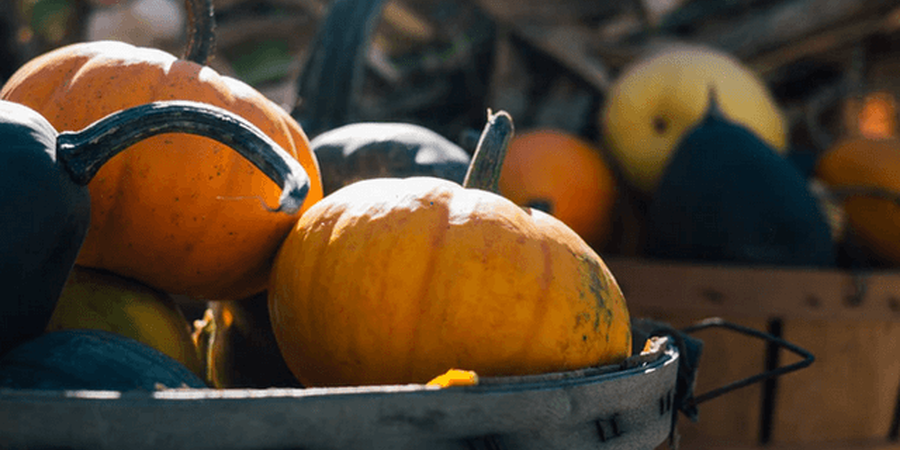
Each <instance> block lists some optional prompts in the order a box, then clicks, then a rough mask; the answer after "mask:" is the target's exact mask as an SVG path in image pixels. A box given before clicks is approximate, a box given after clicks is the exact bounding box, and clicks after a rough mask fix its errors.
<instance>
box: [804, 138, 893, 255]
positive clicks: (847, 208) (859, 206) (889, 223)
mask: <svg viewBox="0 0 900 450" xmlns="http://www.w3.org/2000/svg"><path fill="white" fill-rule="evenodd" d="M816 176H817V177H819V178H820V179H821V180H822V181H824V182H825V183H826V184H827V185H828V186H830V187H832V188H837V189H840V187H847V186H849V187H874V188H880V189H883V190H885V191H888V192H893V193H900V140H898V139H897V138H887V139H867V138H864V137H852V138H846V139H842V140H841V141H839V142H837V143H836V144H835V145H834V146H833V147H832V148H831V149H829V150H828V152H826V153H825V155H823V156H822V158H821V159H820V160H819V163H818V165H817V167H816ZM843 207H844V212H845V213H846V216H847V222H848V223H849V224H850V226H851V227H852V228H853V230H854V231H855V232H856V234H857V235H858V236H859V237H860V239H861V240H862V242H863V243H864V244H865V245H866V247H867V248H869V249H870V250H871V251H872V252H873V253H875V254H876V255H878V256H879V257H880V258H882V259H883V260H884V261H886V262H888V263H890V264H894V265H896V264H900V210H898V208H897V205H896V204H895V203H894V202H893V201H891V200H890V199H887V198H880V197H877V196H865V195H859V196H856V195H853V196H849V197H848V198H847V199H846V200H845V201H844V203H843Z"/></svg>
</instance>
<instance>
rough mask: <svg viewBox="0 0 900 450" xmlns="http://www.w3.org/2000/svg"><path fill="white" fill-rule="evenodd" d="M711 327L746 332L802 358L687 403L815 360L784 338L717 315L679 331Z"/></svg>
mask: <svg viewBox="0 0 900 450" xmlns="http://www.w3.org/2000/svg"><path fill="white" fill-rule="evenodd" d="M713 327H718V328H725V329H729V330H732V331H736V332H738V333H741V334H746V335H749V336H752V337H755V338H759V339H762V340H764V341H766V342H768V343H771V344H774V345H777V346H778V347H782V348H784V349H787V350H789V351H791V352H793V353H795V354H796V355H798V356H800V357H801V358H803V360H801V361H798V362H796V363H794V364H790V365H787V366H782V367H778V368H776V369H773V370H768V371H765V372H762V373H759V374H756V375H752V376H749V377H747V378H744V379H742V380H738V381H735V382H732V383H729V384H726V385H724V386H721V387H718V388H715V389H712V390H710V391H707V392H705V393H703V394H700V395H697V396H694V397H693V398H692V399H691V400H690V401H689V402H688V403H689V405H698V404H700V403H703V402H705V401H709V400H712V399H714V398H716V397H719V396H721V395H723V394H726V393H728V392H731V391H733V390H736V389H740V388H742V387H745V386H749V385H751V384H754V383H759V382H760V381H763V380H767V379H769V378H773V377H778V376H781V375H784V374H787V373H790V372H794V371H796V370H800V369H802V368H804V367H807V366H809V365H810V364H812V363H813V361H815V359H816V358H815V356H813V354H812V353H810V352H809V351H807V350H805V349H802V348H800V347H798V346H796V345H794V344H792V343H790V342H787V341H785V340H784V339H781V338H779V337H776V336H773V335H771V334H769V333H765V332H762V331H759V330H754V329H753V328H748V327H745V326H741V325H738V324H736V323H732V322H728V321H726V320H724V319H722V318H719V317H712V318H709V319H705V320H703V321H700V322H698V323H696V324H694V325H691V326H688V327H686V328H683V329H682V330H681V331H682V332H684V333H687V334H691V333H694V332H697V331H700V330H704V329H707V328H713Z"/></svg>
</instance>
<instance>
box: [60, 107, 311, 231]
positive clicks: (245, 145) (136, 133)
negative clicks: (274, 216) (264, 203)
mask: <svg viewBox="0 0 900 450" xmlns="http://www.w3.org/2000/svg"><path fill="white" fill-rule="evenodd" d="M163 133H187V134H195V135H199V136H204V137H207V138H210V139H213V140H216V141H218V142H221V143H222V144H225V145H227V146H229V147H231V148H232V149H234V150H235V151H237V152H238V153H240V154H241V156H243V157H244V158H246V159H247V160H248V161H250V162H251V163H252V164H253V165H254V166H256V167H257V168H259V170H261V171H262V172H263V173H265V174H266V175H267V176H268V177H269V178H270V179H272V181H274V182H275V183H277V184H278V185H279V186H280V187H281V189H282V193H281V198H280V199H279V206H278V208H277V209H275V211H282V212H285V213H288V214H294V213H296V212H297V211H299V210H300V207H301V206H302V205H303V202H304V201H305V200H306V195H307V193H308V191H309V183H310V182H309V176H308V175H307V173H306V170H304V169H303V166H301V165H300V163H299V162H298V161H297V160H296V159H294V158H293V157H292V156H291V155H290V154H289V153H288V152H287V151H285V150H284V149H283V148H281V146H279V145H278V143H276V142H275V141H274V140H272V138H270V137H269V136H267V135H266V134H265V133H263V132H262V131H261V130H260V129H259V128H257V127H256V126H255V125H253V124H252V123H250V122H248V121H247V120H246V119H244V118H242V117H240V116H238V115H236V114H234V113H231V112H229V111H226V110H224V109H222V108H218V107H215V106H212V105H207V104H204V103H200V102H192V101H181V100H178V101H164V102H154V103H148V104H146V105H141V106H136V107H134V108H129V109H126V110H123V111H118V112H115V113H112V114H110V115H108V116H106V117H104V118H102V119H100V120H98V121H96V122H94V123H92V124H91V125H88V126H87V127H86V128H84V129H82V130H80V131H74V132H72V131H66V132H62V133H60V134H59V136H58V138H57V157H58V158H59V161H60V163H61V164H62V165H63V166H64V167H65V168H66V170H67V171H68V172H69V174H70V175H71V177H72V179H73V180H74V181H75V182H76V183H79V184H82V185H86V184H88V183H89V182H90V181H91V179H92V178H93V177H94V175H96V173H97V171H98V170H100V167H102V166H103V164H104V163H106V162H107V161H109V160H110V159H111V158H112V157H113V156H116V155H117V154H119V153H120V152H122V151H123V150H125V149H126V148H128V147H130V146H131V145H133V144H135V143H137V142H138V141H141V140H144V139H147V138H149V137H152V136H156V135H158V134H163Z"/></svg>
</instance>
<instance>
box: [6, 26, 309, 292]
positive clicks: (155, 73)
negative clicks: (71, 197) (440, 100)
mask: <svg viewBox="0 0 900 450" xmlns="http://www.w3.org/2000/svg"><path fill="white" fill-rule="evenodd" d="M0 98H3V99H6V100H10V101H15V102H18V103H23V104H25V105H28V106H30V107H32V108H34V109H35V110H37V111H38V112H40V113H41V114H43V115H44V116H45V117H46V118H47V120H49V121H50V123H52V124H53V126H54V127H56V129H57V130H60V131H63V130H77V129H81V128H82V127H84V126H86V125H88V124H90V123H92V122H94V121H95V120H97V119H99V118H101V117H103V116H104V115H106V114H109V113H112V112H114V111H117V110H121V109H125V108H128V107H131V106H137V105H140V104H144V103H149V102H151V101H156V100H172V99H179V100H194V101H201V102H205V103H209V104H212V105H215V106H219V107H222V108H224V109H227V110H229V111H231V112H234V113H236V114H238V115H240V116H242V117H244V118H245V119H247V120H248V121H250V122H252V123H253V124H254V125H256V126H258V127H259V128H260V129H261V130H262V131H263V132H265V133H266V134H267V135H269V136H270V137H271V138H272V139H274V140H275V141H276V142H277V143H278V144H279V145H281V146H282V147H283V148H284V149H285V150H287V151H288V153H290V154H291V155H293V156H294V157H295V158H297V159H298V161H300V163H301V164H302V165H303V167H304V168H305V169H306V171H307V173H308V174H309V177H310V181H311V186H310V191H309V194H308V197H307V199H306V203H305V204H304V206H303V208H304V209H306V208H309V206H310V205H312V204H313V203H315V202H316V201H318V200H319V199H320V198H322V184H321V180H320V176H319V170H318V165H317V162H316V160H315V158H314V156H313V154H312V153H311V151H310V150H309V140H308V138H307V137H306V135H305V134H304V132H303V130H302V129H301V128H300V126H299V125H298V124H297V123H296V122H295V121H294V120H293V119H292V118H291V117H290V116H289V115H288V114H287V113H286V112H285V111H284V110H282V109H281V108H280V107H279V106H277V105H276V104H274V103H273V102H271V101H270V100H268V99H266V98H265V97H264V96H263V95H262V94H260V93H259V92H257V91H256V90H254V89H253V88H251V87H249V86H247V85H246V84H244V83H243V82H241V81H239V80H236V79H233V78H229V77H224V76H220V75H219V74H217V73H216V72H215V71H214V70H212V69H210V68H208V67H205V66H201V65H199V64H196V63H193V62H190V61H186V60H180V59H178V58H176V57H174V56H172V55H170V54H168V53H166V52H163V51H160V50H155V49H149V48H140V47H134V46H132V45H129V44H124V43H120V42H111V41H105V42H91V43H82V44H74V45H70V46H67V47H62V48H59V49H57V50H54V51H52V52H49V53H46V54H44V55H42V56H39V57H37V58H35V59H33V60H32V61H30V62H28V63H27V64H26V65H24V66H23V67H22V68H20V69H19V70H18V71H17V72H16V73H15V74H14V75H13V76H12V77H11V78H10V80H9V81H8V82H7V83H6V85H5V86H4V87H3V89H2V91H0ZM89 188H90V192H91V202H92V205H91V207H92V212H91V228H90V231H89V232H88V235H87V238H86V239H85V243H84V246H83V247H82V249H81V253H80V254H79V257H78V264H80V265H82V266H86V267H95V268H101V269H106V270H109V271H111V272H115V273H117V274H119V275H122V276H125V277H130V278H134V279H136V280H139V281H142V282H143V283H145V284H147V285H149V286H152V287H155V288H157V289H160V290H163V291H166V292H169V293H174V294H183V295H188V296H193V297H200V298H213V299H221V298H229V299H231V298H244V297H247V296H250V295H252V294H254V293H257V292H260V291H262V290H263V289H264V287H265V282H266V279H267V276H268V270H269V268H270V261H271V258H272V256H273V255H274V253H275V252H276V251H277V249H278V245H279V244H280V242H281V239H282V238H283V237H284V235H285V234H286V233H287V232H288V231H289V230H290V228H291V226H292V225H293V224H294V223H295V222H296V220H297V217H298V216H297V215H288V214H282V213H277V214H276V213H272V212H270V211H267V210H266V209H265V208H264V207H263V206H262V205H261V202H264V203H265V204H266V205H268V206H269V207H276V206H277V205H278V198H279V195H280V193H281V189H280V188H279V187H278V186H277V185H276V184H275V183H273V182H272V181H271V180H269V179H268V178H266V176H265V175H264V174H263V173H262V172H261V171H259V170H258V169H257V168H255V167H253V166H252V165H251V164H250V163H249V162H247V161H246V160H244V159H243V158H241V157H240V155H238V154H237V153H236V152H235V151H233V150H231V149H229V148H228V147H226V146H224V145H221V144H219V143H216V142H214V141H212V140H210V139H206V138H203V137H197V136H189V135H180V134H179V135H176V134H166V135H160V136H157V137H153V138H150V139H147V140H145V141H142V142H140V143H138V144H136V145H134V146H133V147H132V148H130V149H129V150H127V151H125V152H123V153H122V154H120V155H118V156H117V157H115V158H113V159H112V160H111V161H109V162H108V163H107V164H106V165H105V166H104V167H103V168H102V169H101V170H100V172H99V173H98V174H97V176H96V177H95V178H94V180H93V181H91V183H90V185H89ZM301 212H302V211H301Z"/></svg>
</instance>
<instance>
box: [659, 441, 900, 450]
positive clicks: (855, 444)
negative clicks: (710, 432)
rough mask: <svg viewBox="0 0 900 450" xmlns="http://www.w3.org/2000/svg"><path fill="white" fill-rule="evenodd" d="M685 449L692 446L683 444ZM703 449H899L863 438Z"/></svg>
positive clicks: (894, 445)
mask: <svg viewBox="0 0 900 450" xmlns="http://www.w3.org/2000/svg"><path fill="white" fill-rule="evenodd" d="M681 448H683V449H690V448H691V447H688V446H682V447H681ZM698 448H703V450H763V449H764V450H897V448H900V446H898V445H897V444H893V443H887V442H884V441H883V440H862V441H850V442H826V443H822V442H816V443H808V444H772V445H767V446H757V445H749V446H748V445H740V444H713V445H709V446H706V447H698ZM658 449H659V450H667V449H671V447H670V446H668V445H663V446H660V447H658Z"/></svg>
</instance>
